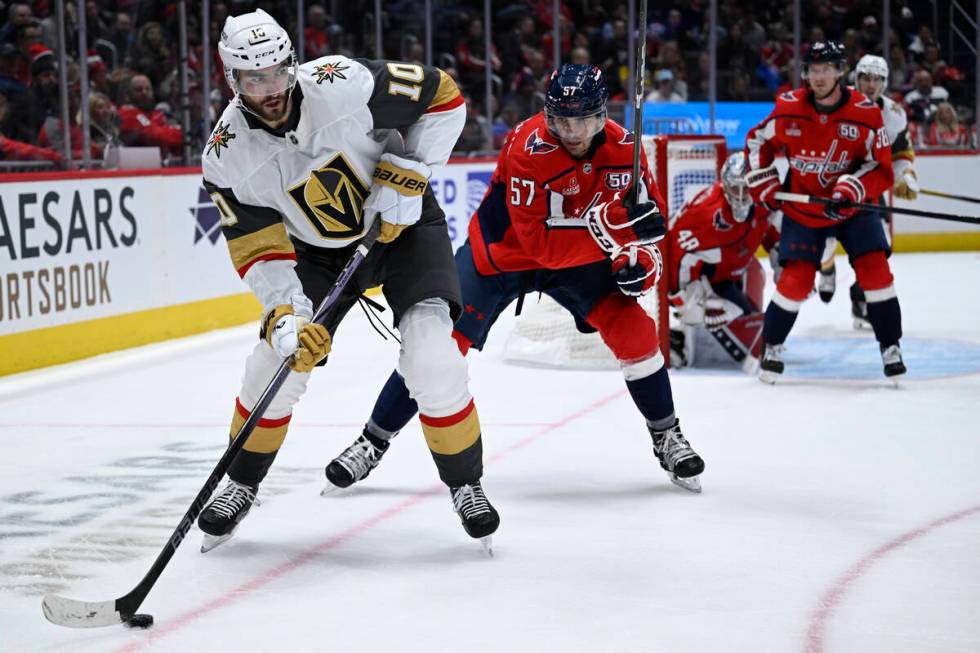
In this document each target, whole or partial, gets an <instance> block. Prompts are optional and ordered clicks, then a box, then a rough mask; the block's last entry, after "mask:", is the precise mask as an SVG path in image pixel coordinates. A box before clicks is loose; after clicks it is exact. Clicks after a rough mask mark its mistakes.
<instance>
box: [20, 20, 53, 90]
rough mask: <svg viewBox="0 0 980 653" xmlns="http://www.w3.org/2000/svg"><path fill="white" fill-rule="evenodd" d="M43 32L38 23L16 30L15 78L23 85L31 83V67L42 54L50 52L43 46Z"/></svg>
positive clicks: (22, 26)
mask: <svg viewBox="0 0 980 653" xmlns="http://www.w3.org/2000/svg"><path fill="white" fill-rule="evenodd" d="M40 35H41V30H40V29H39V28H38V26H37V24H36V23H28V24H27V25H21V26H20V27H18V28H17V29H16V30H15V36H14V43H15V45H16V46H17V52H18V56H17V63H16V65H15V67H14V77H16V78H17V79H19V80H20V81H21V82H22V83H23V84H26V85H29V84H30V83H31V65H32V64H33V62H34V59H35V58H36V57H37V56H38V55H39V54H41V53H42V52H50V51H51V50H50V49H49V48H46V47H44V45H42V44H41V37H40Z"/></svg>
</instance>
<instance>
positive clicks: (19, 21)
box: [0, 2, 34, 44]
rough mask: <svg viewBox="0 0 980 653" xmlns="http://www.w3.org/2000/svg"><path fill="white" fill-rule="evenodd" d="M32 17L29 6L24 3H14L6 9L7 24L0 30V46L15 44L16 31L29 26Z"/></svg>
mask: <svg viewBox="0 0 980 653" xmlns="http://www.w3.org/2000/svg"><path fill="white" fill-rule="evenodd" d="M33 19H34V16H33V15H32V14H31V6H30V5H29V4H27V3H26V2H14V3H12V4H11V5H10V6H9V7H8V8H7V22H6V23H5V24H4V26H3V27H2V28H0V44H3V43H15V42H16V40H17V30H18V29H19V28H20V27H22V26H24V25H29V24H31V22H32V21H33Z"/></svg>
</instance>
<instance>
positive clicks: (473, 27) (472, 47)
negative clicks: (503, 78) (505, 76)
mask: <svg viewBox="0 0 980 653" xmlns="http://www.w3.org/2000/svg"><path fill="white" fill-rule="evenodd" d="M484 40H485V39H484V34H483V21H482V20H480V19H479V18H474V19H473V20H471V21H470V24H469V29H468V31H467V34H466V38H464V39H463V40H462V41H460V42H459V43H458V44H457V45H456V65H457V66H458V67H459V75H460V77H461V78H462V81H463V85H464V86H465V87H466V88H482V86H483V83H484V81H483V80H484V75H485V74H486V50H485V48H484V45H485V42H484ZM490 45H491V49H490V69H491V70H492V71H493V72H494V73H498V74H499V73H500V71H501V69H502V67H503V64H502V63H501V61H500V58H499V57H498V56H497V50H496V48H495V47H493V44H492V43H491V44H490Z"/></svg>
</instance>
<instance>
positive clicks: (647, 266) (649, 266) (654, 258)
mask: <svg viewBox="0 0 980 653" xmlns="http://www.w3.org/2000/svg"><path fill="white" fill-rule="evenodd" d="M663 267H664V261H663V258H662V257H661V256H660V250H658V249H657V247H656V246H655V245H631V246H629V247H624V248H622V249H620V251H619V252H618V253H617V254H616V255H615V256H613V257H612V270H613V278H614V279H615V280H616V284H617V285H619V289H620V291H622V293H623V294H624V295H629V296H630V297H642V296H643V295H646V294H647V293H648V292H650V291H651V290H653V288H654V286H656V285H657V281H658V280H659V279H660V274H661V272H662V271H663Z"/></svg>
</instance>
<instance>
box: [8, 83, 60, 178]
mask: <svg viewBox="0 0 980 653" xmlns="http://www.w3.org/2000/svg"><path fill="white" fill-rule="evenodd" d="M6 118H7V98H6V96H4V95H0V125H2V124H4V122H5V120H6ZM0 159H3V160H5V161H52V162H54V163H57V164H60V163H61V162H62V159H63V157H62V156H61V153H60V152H57V151H55V150H52V149H50V148H47V147H38V146H36V145H31V144H30V143H24V142H22V141H18V140H14V139H12V138H7V137H6V136H5V135H4V134H3V133H2V132H0Z"/></svg>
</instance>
